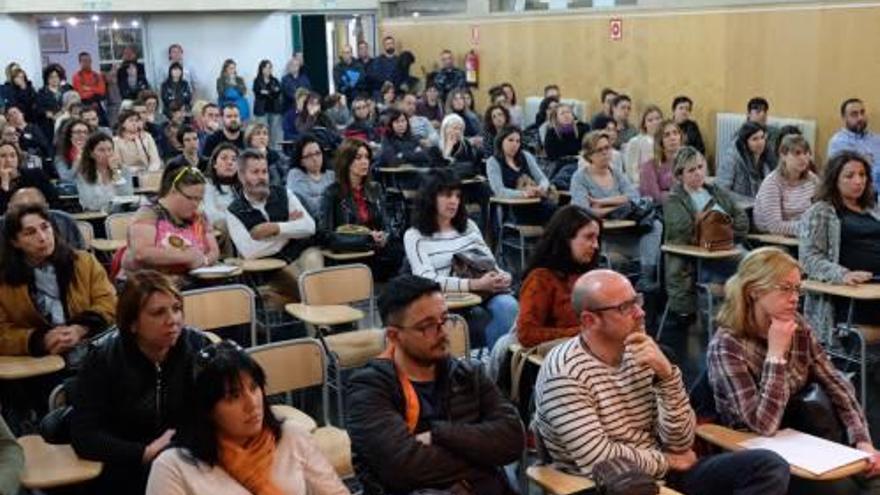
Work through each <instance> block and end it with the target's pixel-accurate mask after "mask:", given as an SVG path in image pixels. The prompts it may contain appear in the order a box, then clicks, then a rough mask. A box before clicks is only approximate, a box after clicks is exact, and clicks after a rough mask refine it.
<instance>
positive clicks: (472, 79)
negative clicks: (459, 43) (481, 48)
mask: <svg viewBox="0 0 880 495" xmlns="http://www.w3.org/2000/svg"><path fill="white" fill-rule="evenodd" d="M464 78H465V81H466V82H467V84H468V86H471V87H474V88H475V87H477V86H479V78H480V56H479V55H477V51H476V50H471V51H469V52H468V54H467V55H465V57H464Z"/></svg>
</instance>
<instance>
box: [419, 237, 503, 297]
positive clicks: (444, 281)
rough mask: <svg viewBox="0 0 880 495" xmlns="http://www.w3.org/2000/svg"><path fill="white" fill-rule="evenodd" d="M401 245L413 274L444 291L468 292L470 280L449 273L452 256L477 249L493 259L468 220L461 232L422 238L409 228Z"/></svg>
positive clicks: (484, 242)
mask: <svg viewBox="0 0 880 495" xmlns="http://www.w3.org/2000/svg"><path fill="white" fill-rule="evenodd" d="M403 245H404V248H405V249H406V259H407V260H408V261H409V265H410V267H411V268H412V273H413V275H418V276H419V277H425V278H427V279H431V280H434V281H436V282H437V283H439V284H440V287H441V288H442V289H443V292H470V280H469V279H466V278H459V277H456V276H454V275H453V274H452V256H453V255H454V254H455V253H461V252H464V251H468V250H471V249H478V250H479V251H480V252H482V253H483V254H486V255H488V256H490V257H491V256H492V250H491V249H489V246H487V245H486V241H485V240H483V234H482V233H481V232H480V229H479V227H477V224H476V223H474V222H473V221H472V220H468V223H467V228H466V229H465V231H464V232H463V233H462V232H459V231H457V230H454V229H453V230H450V231H448V232H435V233H434V234H433V235H431V236H425V235H423V234H422V233H421V232H419V230H418V229H416V228H415V227H411V228H409V229H408V230H407V231H406V233H405V234H404V235H403ZM496 268H497V266H496ZM498 271H501V270H500V269H498Z"/></svg>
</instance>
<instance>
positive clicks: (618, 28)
mask: <svg viewBox="0 0 880 495" xmlns="http://www.w3.org/2000/svg"><path fill="white" fill-rule="evenodd" d="M608 35H609V36H610V37H611V41H620V40H622V39H623V19H619V18H615V19H611V22H610V23H609V24H608Z"/></svg>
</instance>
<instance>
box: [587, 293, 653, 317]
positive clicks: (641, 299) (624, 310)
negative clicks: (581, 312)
mask: <svg viewBox="0 0 880 495" xmlns="http://www.w3.org/2000/svg"><path fill="white" fill-rule="evenodd" d="M644 304H645V295H644V294H642V293H641V292H639V293H638V294H636V297H634V298H632V299H630V300H629V301H624V302H622V303H620V304H615V305H613V306H602V307H601V308H587V309H588V311H592V312H593V313H599V312H601V311H610V310H612V309H613V310H616V311H617V312H619V313H620V314H622V315H625V314H628V313H631V312H632V311H633V310H634V309H635V308H636V307H639V308H641V307H642V306H644Z"/></svg>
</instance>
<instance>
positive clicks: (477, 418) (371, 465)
mask: <svg viewBox="0 0 880 495" xmlns="http://www.w3.org/2000/svg"><path fill="white" fill-rule="evenodd" d="M379 311H380V314H381V316H382V321H384V322H385V324H386V330H385V331H386V337H387V341H388V348H387V349H386V351H385V353H384V354H383V355H382V356H380V357H379V358H377V359H374V360H372V361H371V362H370V363H369V364H367V365H366V366H365V367H364V368H363V369H361V370H359V371H358V372H357V373H356V374H355V375H354V376H353V377H352V379H351V385H350V389H349V391H348V394H347V396H348V406H347V408H346V410H347V413H348V419H347V424H346V426H347V428H348V432H349V435H350V436H351V439H352V447H353V450H354V456H355V457H354V461H355V466H356V470H357V473H358V477H359V478H360V480H361V483H362V484H363V486H364V492H365V493H366V494H368V495H370V494H408V493H411V492H413V491H416V490H421V489H436V490H440V491H441V492H443V491H450V492H452V491H454V493H469V494H480V495H502V494H511V493H515V491H514V490H513V489H512V488H511V487H510V485H509V483H508V481H507V478H506V477H505V475H504V472H503V470H502V469H501V467H502V466H503V465H505V464H508V463H510V462H513V461H515V460H516V459H518V458H519V455H520V453H521V452H522V449H523V444H524V433H523V426H522V423H521V422H520V420H519V416H518V415H517V412H516V409H515V408H514V407H513V405H511V404H510V403H509V402H508V401H507V399H505V398H504V397H503V396H502V395H501V393H500V392H499V390H498V389H497V388H496V387H495V384H494V383H493V382H492V381H491V380H490V379H489V378H488V377H487V376H486V375H485V373H484V372H483V369H482V367H481V366H480V364H479V363H478V362H474V361H470V360H458V359H454V358H452V357H450V355H449V338H448V336H447V335H446V332H445V330H444V324H445V322H446V320H447V317H448V310H447V308H446V302H445V300H444V298H443V294H442V292H441V291H440V286H439V285H438V284H437V283H436V282H433V281H430V280H427V279H425V278H421V277H416V276H414V275H404V276H401V277H398V278H396V279H394V280H392V281H391V282H389V283H388V285H387V286H386V288H385V291H384V293H383V294H382V297H380V298H379Z"/></svg>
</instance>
